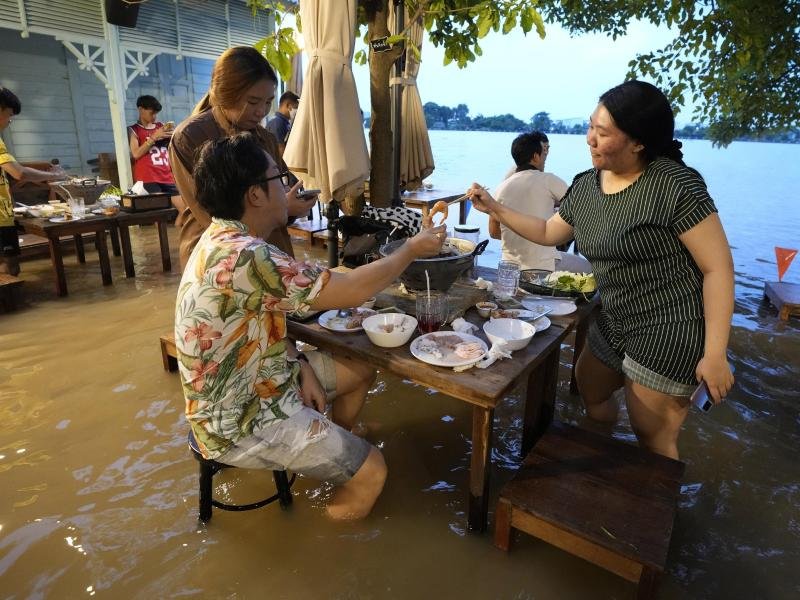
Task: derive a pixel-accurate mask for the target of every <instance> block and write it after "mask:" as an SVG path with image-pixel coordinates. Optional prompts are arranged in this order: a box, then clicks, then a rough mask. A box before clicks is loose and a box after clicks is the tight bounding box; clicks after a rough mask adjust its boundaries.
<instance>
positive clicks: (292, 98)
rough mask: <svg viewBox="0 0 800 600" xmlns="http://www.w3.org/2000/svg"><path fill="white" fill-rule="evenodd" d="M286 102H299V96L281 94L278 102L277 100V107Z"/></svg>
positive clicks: (289, 93)
mask: <svg viewBox="0 0 800 600" xmlns="http://www.w3.org/2000/svg"><path fill="white" fill-rule="evenodd" d="M286 102H291V103H293V104H294V103H295V102H300V96H298V95H297V94H295V93H294V92H283V93H282V94H281V98H280V100H278V106H280V105H281V104H284V103H286Z"/></svg>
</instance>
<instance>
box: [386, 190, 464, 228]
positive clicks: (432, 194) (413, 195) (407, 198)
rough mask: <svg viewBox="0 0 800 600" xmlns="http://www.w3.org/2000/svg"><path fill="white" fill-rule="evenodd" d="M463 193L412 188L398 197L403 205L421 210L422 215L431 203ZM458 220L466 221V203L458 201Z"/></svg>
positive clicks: (431, 206) (429, 207) (446, 199)
mask: <svg viewBox="0 0 800 600" xmlns="http://www.w3.org/2000/svg"><path fill="white" fill-rule="evenodd" d="M463 195H464V192H452V191H443V190H414V191H413V192H403V193H402V194H401V195H400V199H401V200H402V201H403V204H405V206H408V207H409V208H419V209H421V210H422V216H425V215H427V214H428V213H429V212H430V210H431V208H433V205H434V204H436V203H437V202H439V201H441V200H443V201H445V202H448V201H450V200H455V199H456V198H460V197H461V196H463ZM458 222H459V223H466V222H467V204H466V202H460V203H459V204H458Z"/></svg>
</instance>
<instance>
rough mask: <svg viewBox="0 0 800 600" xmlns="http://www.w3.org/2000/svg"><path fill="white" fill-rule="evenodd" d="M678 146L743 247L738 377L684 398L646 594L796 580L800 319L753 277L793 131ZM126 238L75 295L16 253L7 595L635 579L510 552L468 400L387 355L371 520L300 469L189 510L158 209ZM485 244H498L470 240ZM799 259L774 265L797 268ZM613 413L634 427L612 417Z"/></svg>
mask: <svg viewBox="0 0 800 600" xmlns="http://www.w3.org/2000/svg"><path fill="white" fill-rule="evenodd" d="M512 139H513V135H511V134H494V133H473V132H467V133H456V132H453V133H450V132H433V133H432V143H433V150H434V155H435V156H436V157H437V159H438V167H437V171H436V173H435V174H434V175H433V176H432V177H431V178H430V181H432V182H433V183H434V185H435V186H436V187H440V188H442V189H444V188H448V189H451V188H455V189H459V190H460V189H464V188H466V187H467V185H468V184H469V183H470V182H471V181H479V182H480V183H483V184H485V185H487V186H490V187H494V186H495V185H496V184H497V183H498V182H499V181H500V180H501V179H502V177H503V174H504V173H505V172H506V170H507V169H508V167H509V165H510V159H509V158H508V148H509V145H510V142H511V140H512ZM551 144H552V149H551V152H550V159H549V161H548V165H547V167H548V170H551V171H553V172H555V173H557V174H558V175H560V176H561V177H563V178H564V179H566V180H569V179H570V178H571V177H572V175H573V174H574V173H576V172H578V171H579V170H582V169H584V168H587V167H588V158H587V154H586V150H585V144H584V142H583V138H582V137H580V136H559V135H554V136H551ZM685 150H686V154H687V161H688V162H689V163H690V164H692V165H693V166H695V167H697V168H698V169H699V170H700V171H701V172H702V173H703V175H704V176H705V178H706V180H707V181H708V183H709V187H710V190H711V193H712V196H713V197H714V199H715V201H716V202H717V206H718V208H719V210H720V214H721V217H722V221H723V223H724V224H725V227H726V230H727V234H728V238H729V240H730V242H731V245H732V247H733V253H734V259H735V266H736V283H737V289H736V292H737V301H736V315H735V318H734V327H733V331H732V335H731V344H730V358H731V361H732V362H733V363H734V365H735V366H736V378H737V383H736V387H735V388H734V389H733V391H732V393H731V395H730V397H729V399H728V401H727V402H726V403H725V404H724V405H722V406H721V407H717V408H714V409H713V410H712V411H711V412H709V413H708V414H706V415H701V414H699V413H696V412H694V411H693V412H692V414H691V415H690V417H689V418H688V419H687V422H686V424H685V426H684V430H683V432H682V434H681V438H680V449H681V454H682V459H683V460H684V461H686V463H687V468H686V474H685V476H684V481H683V488H682V494H681V498H680V502H679V509H678V514H677V519H676V522H675V528H674V532H673V537H672V545H671V547H670V553H669V557H668V562H667V573H666V576H665V578H664V580H663V582H662V586H661V589H660V594H659V597H661V598H670V599H673V598H674V599H684V598H792V597H797V596H798V594H800V575H798V565H800V508H798V507H799V506H800V469H798V466H797V465H798V459H797V452H798V448H800V411H799V410H798V403H797V400H798V395H797V391H796V390H797V382H798V379H800V335H798V333H800V321H798V320H797V319H796V318H795V319H793V320H791V321H789V322H788V323H786V322H781V321H779V320H778V319H777V317H776V315H775V311H774V309H772V308H771V307H769V306H768V305H764V304H762V289H763V282H764V281H765V280H774V279H775V278H776V270H775V258H774V254H773V246H775V245H781V246H788V247H798V243H799V242H800V239H799V236H798V225H800V218H798V204H797V200H796V198H797V190H798V189H800V170H798V169H797V168H796V165H797V164H800V146H791V145H779V144H745V143H735V144H733V145H731V147H729V148H728V149H725V150H715V149H712V148H711V146H710V144H708V143H707V142H700V141H698V142H692V141H690V142H688V143H687V144H686V147H685ZM482 217H483V216H482V215H480V214H479V213H477V212H476V211H473V212H472V213H471V214H470V217H469V221H470V222H474V223H477V224H480V225H485V219H483V218H482ZM484 231H485V227H484ZM170 236H171V241H172V243H173V244H172V245H173V250H174V252H173V264H178V263H177V243H176V242H177V236H176V234H175V232H174V231H171V232H170ZM132 238H133V244H134V252H135V254H136V256H135V261H136V269H137V277H136V278H135V279H130V280H129V279H125V278H124V272H123V265H122V262H121V259H119V258H112V268H113V274H114V285H113V286H109V287H103V286H102V285H101V284H100V269H99V264H98V261H97V257H96V255H92V252H91V251H90V249H89V248H90V246H87V262H86V264H85V265H78V264H77V263H76V261H75V258H74V256H68V257H67V258H66V259H65V262H66V263H67V281H68V283H69V286H70V295H69V296H68V297H67V298H56V297H55V295H54V292H53V284H52V273H51V271H50V265H49V261H48V260H47V259H46V258H41V259H35V260H30V261H27V262H25V263H23V276H24V278H25V280H26V283H25V294H24V301H23V303H22V306H21V307H20V308H19V309H18V310H17V311H16V312H14V313H7V314H0V423H2V424H3V427H2V429H0V598H15V599H16V598H82V597H92V596H97V597H115V598H171V597H177V596H184V597H196V598H290V599H294V598H299V599H305V598H309V599H310V598H354V599H355V598H358V599H362V598H402V599H405V598H503V599H505V598H508V599H523V598H531V599H533V598H536V599H549V598H553V599H564V598H567V599H569V598H576V599H578V598H631V597H633V591H632V586H630V585H629V584H627V583H626V582H624V581H623V580H621V579H619V578H617V577H615V576H613V575H611V574H609V573H606V572H605V571H603V570H601V569H599V568H596V567H594V566H592V565H590V564H588V563H586V562H584V561H582V560H580V559H577V558H574V557H572V556H570V555H567V554H565V553H563V552H561V551H559V550H557V549H555V548H553V547H551V546H548V545H546V544H544V543H540V542H537V541H535V540H533V539H531V538H529V537H527V536H519V537H518V538H517V543H516V545H515V546H514V547H513V549H512V551H511V552H510V553H508V554H506V553H503V552H501V551H499V550H497V549H495V548H494V547H493V545H492V543H491V534H490V533H487V534H483V535H475V534H468V533H465V531H464V524H465V513H464V511H465V509H466V498H467V469H468V465H469V453H470V443H469V440H470V428H471V412H470V410H469V408H468V407H467V406H466V405H464V404H463V403H461V402H458V401H454V400H451V399H449V398H447V397H445V396H443V395H441V394H438V393H434V392H432V391H431V390H427V389H425V388H422V387H420V386H415V385H412V384H409V383H407V382H403V381H400V380H398V379H397V378H394V377H392V376H388V375H385V374H381V375H380V376H379V378H378V381H377V383H376V385H375V387H374V388H373V390H372V392H371V394H370V397H369V399H368V403H367V405H366V408H365V412H364V414H363V416H364V420H365V421H367V422H368V423H370V424H371V425H372V426H373V427H374V429H375V432H374V434H373V435H372V441H373V442H374V443H376V444H377V445H378V446H379V447H380V448H381V449H382V451H383V452H384V454H385V456H386V459H387V463H388V465H389V479H388V483H387V485H386V489H385V491H384V493H383V495H382V497H381V499H380V500H379V502H378V504H377V506H376V508H375V510H374V512H373V514H372V515H371V516H370V517H369V518H368V519H366V520H365V521H363V522H361V523H357V524H332V523H330V522H328V521H326V520H325V518H324V516H323V513H322V506H323V503H324V501H325V499H326V498H327V497H328V496H329V494H330V488H329V487H328V486H326V485H318V484H314V483H312V482H309V481H308V480H306V479H299V480H298V482H297V483H296V484H295V487H294V491H295V502H294V504H293V506H292V508H291V510H289V511H282V510H280V508H279V507H277V506H269V507H267V508H264V509H261V510H258V511H252V512H247V513H226V512H222V511H219V510H216V511H215V512H214V518H213V520H212V521H211V522H210V524H209V525H208V526H201V525H199V524H198V521H197V512H196V511H197V470H196V464H195V462H194V461H193V459H192V458H191V456H190V454H189V452H188V449H187V447H186V441H185V440H186V431H187V427H186V423H185V420H184V418H183V399H182V395H181V392H180V388H179V384H178V378H177V375H175V374H171V373H167V372H165V371H163V370H162V367H161V357H160V352H159V345H158V337H159V336H160V335H162V334H164V333H166V332H168V331H169V330H170V329H171V322H172V314H173V301H174V294H175V290H176V288H177V284H178V280H179V277H178V275H177V274H176V273H172V274H169V273H166V274H165V273H162V272H161V270H160V264H161V263H160V256H159V253H158V246H157V237H156V235H155V232H154V231H153V230H152V228H142V229H141V230H139V231H135V232H133V234H132ZM303 252H309V253H310V254H315V253H316V250H314V251H309V250H308V249H305V248H303V247H302V245H301V246H298V253H301V254H302V253H303ZM319 255H320V256H322V254H321V253H320V254H319ZM496 260H497V246H496V244H493V245H492V246H490V250H489V251H488V252H487V253H486V254H485V255H484V256H483V257H482V259H481V261H482V262H483V263H484V264H489V265H492V264H493V262H496ZM798 269H800V266H799V265H793V267H792V269H790V270H789V273H788V275H787V277H786V280H787V281H793V282H797V281H798V279H799V278H798V274H800V271H799V270H798ZM568 341H569V339H568ZM561 360H562V377H561V382H560V384H559V389H558V403H557V418H559V419H561V420H564V421H569V422H579V421H580V419H581V416H582V409H581V407H580V401H579V400H578V399H577V398H576V397H572V396H570V395H569V393H568V385H567V382H568V371H567V368H568V366H569V364H570V361H571V351H570V349H569V347H568V346H565V350H564V352H562V358H561ZM521 408H522V407H521V400H520V396H519V394H518V393H513V394H511V395H510V396H509V397H508V398H507V399H506V401H505V402H504V403H502V404H501V406H500V407H499V409H498V410H497V411H496V423H495V430H494V431H495V440H494V445H495V452H494V455H493V466H492V500H491V502H490V506H491V507H493V506H494V503H495V499H496V495H497V493H498V490H499V488H500V486H501V485H502V483H503V482H505V481H507V480H508V479H509V478H510V477H511V476H512V475H513V472H514V470H515V468H516V467H517V465H518V464H519V457H518V456H517V452H518V449H519V439H520V435H521V430H520V428H521V416H522V415H521ZM614 434H615V436H617V437H618V438H620V439H623V440H627V441H633V440H634V438H633V435H632V433H631V431H630V428H629V426H628V424H627V421H626V420H624V419H623V421H622V422H621V423H620V424H619V426H618V427H617V428H616V429H615V432H614ZM215 482H216V483H217V484H218V486H217V493H218V494H220V495H222V496H226V497H228V498H229V499H231V500H233V501H237V502H248V501H253V500H256V499H258V498H257V497H259V496H263V495H266V493H271V490H272V483H271V479H270V476H269V474H265V473H258V472H248V471H243V470H240V469H235V470H231V471H228V472H225V473H223V474H221V475H218V476H217V478H216V479H215ZM265 490H266V493H264V491H265ZM598 510H602V507H598ZM491 518H492V515H491V514H490V528H491Z"/></svg>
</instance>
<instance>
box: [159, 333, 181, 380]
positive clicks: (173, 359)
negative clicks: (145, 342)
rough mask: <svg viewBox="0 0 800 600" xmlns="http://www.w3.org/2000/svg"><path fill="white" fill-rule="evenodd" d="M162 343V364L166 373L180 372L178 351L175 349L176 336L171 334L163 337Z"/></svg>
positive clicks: (160, 339) (161, 338)
mask: <svg viewBox="0 0 800 600" xmlns="http://www.w3.org/2000/svg"><path fill="white" fill-rule="evenodd" d="M159 341H160V342H161V363H162V364H163V365H164V370H165V371H177V370H178V350H177V348H175V336H174V335H173V334H171V333H167V334H165V335H162V336H161V337H160V338H159Z"/></svg>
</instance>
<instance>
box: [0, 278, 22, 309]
mask: <svg viewBox="0 0 800 600" xmlns="http://www.w3.org/2000/svg"><path fill="white" fill-rule="evenodd" d="M23 283H24V281H23V280H22V279H20V278H19V277H15V276H14V275H9V274H8V273H0V303H2V305H3V309H4V310H6V311H11V310H14V309H15V308H17V291H18V290H19V289H20V288H21V287H22V284H23Z"/></svg>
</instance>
